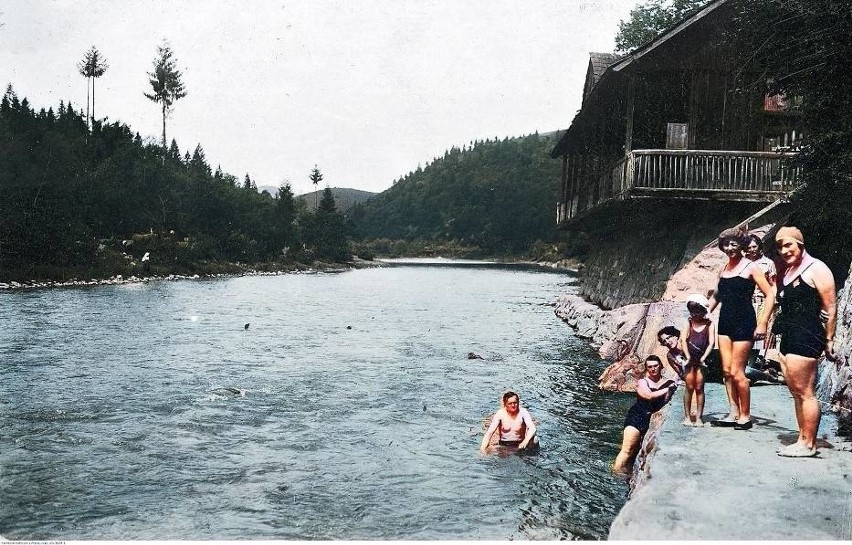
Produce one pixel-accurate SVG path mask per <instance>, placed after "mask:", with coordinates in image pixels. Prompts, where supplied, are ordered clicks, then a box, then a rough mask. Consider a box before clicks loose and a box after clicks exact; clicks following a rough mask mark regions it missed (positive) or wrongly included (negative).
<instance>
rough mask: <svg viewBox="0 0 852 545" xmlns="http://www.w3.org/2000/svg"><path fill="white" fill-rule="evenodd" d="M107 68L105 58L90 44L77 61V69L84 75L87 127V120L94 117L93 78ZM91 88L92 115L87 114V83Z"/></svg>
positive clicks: (87, 121) (102, 73) (99, 75)
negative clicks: (89, 47) (81, 58)
mask: <svg viewBox="0 0 852 545" xmlns="http://www.w3.org/2000/svg"><path fill="white" fill-rule="evenodd" d="M108 68H109V64H107V61H106V58H104V57H103V55H101V53H100V51H98V48H96V47H95V46H92V48H91V49H89V50H88V51H86V54H85V55H84V56H83V60H82V61H80V62H79V63H77V69H78V70H79V71H80V75H81V76H85V77H86V128H89V127H90V125H89V120H90V119H91V120H93V119H94V118H95V79H97V78H99V77H101V76H103V75H104V72H106V71H107V69H108ZM90 84H91V88H92V115H91V117H90V116H89V85H90Z"/></svg>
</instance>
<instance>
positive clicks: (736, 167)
mask: <svg viewBox="0 0 852 545" xmlns="http://www.w3.org/2000/svg"><path fill="white" fill-rule="evenodd" d="M796 155H797V153H796V152H789V151H788V152H759V151H706V150H652V149H648V150H633V151H631V152H630V153H629V154H627V155H626V156H625V157H623V158H621V159H620V160H619V161H618V162H617V163H615V165H613V167H612V169H611V170H606V171H604V172H602V173H599V174H598V175H597V176H594V175H593V176H588V175H587V176H581V177H580V178H579V179H577V180H574V183H573V184H572V185H571V187H575V188H577V189H576V191H575V194H573V195H569V196H568V199H569V200H568V202H564V203H559V205H558V206H557V210H556V217H557V223H562V222H564V221H566V220H569V219H572V218H574V217H576V216H577V215H578V214H579V213H581V212H584V211H586V210H589V209H591V208H593V207H595V206H597V205H599V204H601V203H604V202H606V201H609V200H614V199H629V198H642V197H645V198H647V197H657V198H680V199H696V200H729V201H752V202H763V201H769V202H771V201H774V200H776V199H778V198H783V197H784V196H786V195H788V194H789V193H790V192H791V191H792V190H793V189H795V187H796V185H797V183H798V178H799V172H798V169H797V168H793V167H791V166H790V165H789V160H790V159H791V158H793V157H795V156H796Z"/></svg>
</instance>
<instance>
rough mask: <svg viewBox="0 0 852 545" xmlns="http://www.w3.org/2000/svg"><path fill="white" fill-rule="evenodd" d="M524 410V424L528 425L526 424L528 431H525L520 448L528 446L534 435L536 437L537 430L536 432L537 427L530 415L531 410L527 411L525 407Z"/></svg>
mask: <svg viewBox="0 0 852 545" xmlns="http://www.w3.org/2000/svg"><path fill="white" fill-rule="evenodd" d="M523 411H524V413H523V419H524V424H525V425H526V426H525V427H526V432H525V433H524V439H523V441H521V442H520V444H519V445H518V448H519V449H523V448H527V444H529V442H530V441H532V439H533V437H535V432H536V427H535V424H534V423H533V420H532V416H531V415H530V413H529V411H527V410H526V409H523Z"/></svg>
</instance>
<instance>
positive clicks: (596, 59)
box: [583, 52, 621, 103]
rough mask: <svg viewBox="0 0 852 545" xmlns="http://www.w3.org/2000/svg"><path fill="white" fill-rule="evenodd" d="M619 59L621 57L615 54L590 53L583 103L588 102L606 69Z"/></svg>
mask: <svg viewBox="0 0 852 545" xmlns="http://www.w3.org/2000/svg"><path fill="white" fill-rule="evenodd" d="M619 59H621V56H620V55H616V54H614V53H594V52H592V53H589V67H588V68H587V69H586V82H585V84H584V85H583V103H585V102H586V97H587V96H588V95H589V93H591V92H592V89H594V88H595V85H597V84H598V81H600V79H601V76H602V75H603V73H604V72H605V71H606V69H607V68H609V67H610V65H612V64H613V63H615V61H617V60H619Z"/></svg>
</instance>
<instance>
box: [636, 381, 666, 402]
mask: <svg viewBox="0 0 852 545" xmlns="http://www.w3.org/2000/svg"><path fill="white" fill-rule="evenodd" d="M636 395H638V396H639V397H641V398H642V399H648V400H650V399H656V398H658V397H663V396H667V395H669V388H663V389H662V390H657V391H656V392H652V391H651V389H650V388H648V384H647V382H646V381H645V379H640V380H639V383H638V384H636Z"/></svg>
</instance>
